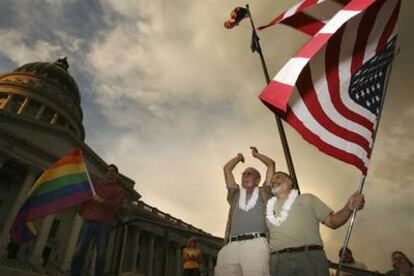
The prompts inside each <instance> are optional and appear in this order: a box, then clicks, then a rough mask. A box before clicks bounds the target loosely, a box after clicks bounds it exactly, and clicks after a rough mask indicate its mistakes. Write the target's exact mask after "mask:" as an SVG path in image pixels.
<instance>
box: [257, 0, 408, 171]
mask: <svg viewBox="0 0 414 276" xmlns="http://www.w3.org/2000/svg"><path fill="white" fill-rule="evenodd" d="M324 1H325V0H305V1H302V2H301V3H299V4H298V5H296V6H294V7H293V8H291V9H289V10H288V11H287V12H285V13H283V14H282V15H280V16H278V17H277V18H275V19H273V20H272V21H271V22H270V23H269V24H268V25H266V26H264V27H263V28H266V27H268V26H271V25H274V24H277V23H283V24H287V25H290V26H292V27H294V28H296V29H298V30H300V31H303V32H305V33H308V34H311V35H312V38H311V39H310V40H309V41H308V42H307V43H306V44H305V45H304V47H302V48H301V49H300V50H299V51H298V52H297V53H296V54H295V55H294V56H293V57H292V58H291V59H290V60H289V61H288V62H287V63H286V64H285V65H284V66H283V68H282V69H281V70H280V71H279V72H278V73H277V74H276V76H275V77H274V78H273V80H272V81H271V82H270V83H269V85H268V86H267V87H266V88H265V90H264V91H263V92H262V94H261V95H260V99H261V100H262V101H263V102H264V103H265V104H266V105H267V106H268V107H269V108H270V109H272V110H273V111H275V112H277V113H278V114H281V117H282V119H284V120H285V121H286V122H287V123H288V124H290V125H291V126H292V127H293V128H295V129H296V130H297V131H298V132H299V133H300V134H301V135H302V137H303V138H304V139H305V140H307V141H308V142H309V143H311V144H313V145H315V146H316V147H317V148H318V149H319V150H321V151H322V152H324V153H326V154H329V155H331V156H333V157H335V158H337V159H340V160H342V161H344V162H346V163H349V164H352V165H354V166H356V167H357V168H358V169H360V170H361V172H362V173H363V174H366V173H367V168H368V164H369V159H370V156H371V151H372V145H373V133H374V131H375V128H376V125H377V121H378V117H379V114H380V112H381V107H382V102H383V99H384V96H385V90H386V87H385V86H386V78H387V75H388V73H389V65H390V64H391V62H392V59H393V54H394V50H395V41H396V23H397V19H398V13H399V9H400V0H336V2H338V3H340V4H341V6H339V8H340V10H339V11H338V12H337V13H336V14H335V15H334V16H333V17H332V18H331V19H330V20H329V21H327V22H326V23H325V22H323V21H321V20H317V19H316V18H314V17H311V16H308V15H306V14H305V13H304V11H305V10H306V9H308V8H311V7H312V6H314V7H313V8H322V5H319V4H320V3H322V2H324ZM303 18H307V20H303ZM296 19H297V20H296ZM310 26H311V27H310Z"/></svg>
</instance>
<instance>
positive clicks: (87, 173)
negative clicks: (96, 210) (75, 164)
mask: <svg viewBox="0 0 414 276" xmlns="http://www.w3.org/2000/svg"><path fill="white" fill-rule="evenodd" d="M80 153H81V156H82V158H83V160H85V157H84V156H83V152H82V151H80ZM83 165H84V167H85V171H86V175H87V176H88V181H89V185H90V187H91V191H92V194H93V195H96V191H95V187H94V186H93V184H92V183H93V182H92V180H91V177H90V175H89V171H88V168H87V167H86V162H83Z"/></svg>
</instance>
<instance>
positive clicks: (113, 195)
mask: <svg viewBox="0 0 414 276" xmlns="http://www.w3.org/2000/svg"><path fill="white" fill-rule="evenodd" d="M93 186H94V188H95V191H96V193H97V194H98V195H99V196H100V197H102V198H103V199H104V200H105V202H104V203H99V202H97V201H94V200H89V201H87V202H85V203H83V204H82V205H81V207H80V210H79V215H80V216H81V217H82V218H83V219H84V220H94V221H102V222H106V223H109V224H113V223H115V221H116V214H117V212H118V210H119V208H121V207H122V204H123V201H124V198H125V191H124V189H123V188H122V187H121V186H120V185H119V184H118V183H113V184H107V183H105V182H102V181H99V180H94V182H93Z"/></svg>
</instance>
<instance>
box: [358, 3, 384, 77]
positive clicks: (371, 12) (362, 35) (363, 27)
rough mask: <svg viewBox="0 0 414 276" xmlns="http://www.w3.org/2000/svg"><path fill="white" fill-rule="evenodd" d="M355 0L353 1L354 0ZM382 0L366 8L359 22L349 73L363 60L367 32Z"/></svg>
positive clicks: (372, 23) (369, 30) (372, 25)
mask: <svg viewBox="0 0 414 276" xmlns="http://www.w3.org/2000/svg"><path fill="white" fill-rule="evenodd" d="M354 2H355V1H354ZM357 2H358V1H357ZM384 3H385V2H384V1H382V0H381V1H378V2H377V3H375V5H373V6H372V7H371V8H370V9H368V10H367V11H366V12H365V14H364V15H363V17H362V19H361V23H360V24H359V28H358V33H357V38H356V43H355V47H354V52H353V54H352V65H351V74H355V73H356V72H357V71H358V69H359V68H360V67H361V65H362V63H363V62H364V56H365V49H366V47H367V42H368V38H369V34H370V33H371V30H372V28H373V27H374V24H375V18H376V16H377V15H378V12H379V10H380V9H381V7H382V5H383V4H384Z"/></svg>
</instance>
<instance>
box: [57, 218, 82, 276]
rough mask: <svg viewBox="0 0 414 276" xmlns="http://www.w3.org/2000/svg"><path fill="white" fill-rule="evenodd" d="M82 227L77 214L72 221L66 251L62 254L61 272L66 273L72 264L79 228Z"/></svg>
mask: <svg viewBox="0 0 414 276" xmlns="http://www.w3.org/2000/svg"><path fill="white" fill-rule="evenodd" d="M81 226H82V218H81V217H80V216H79V215H78V214H77V215H76V216H75V218H74V219H73V225H72V229H71V230H70V233H69V237H68V240H67V246H66V250H65V252H64V254H63V259H62V263H61V265H60V268H61V269H62V271H68V270H69V269H70V264H71V262H72V257H73V255H74V254H75V250H76V248H77V241H78V237H79V232H80V228H81Z"/></svg>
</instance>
